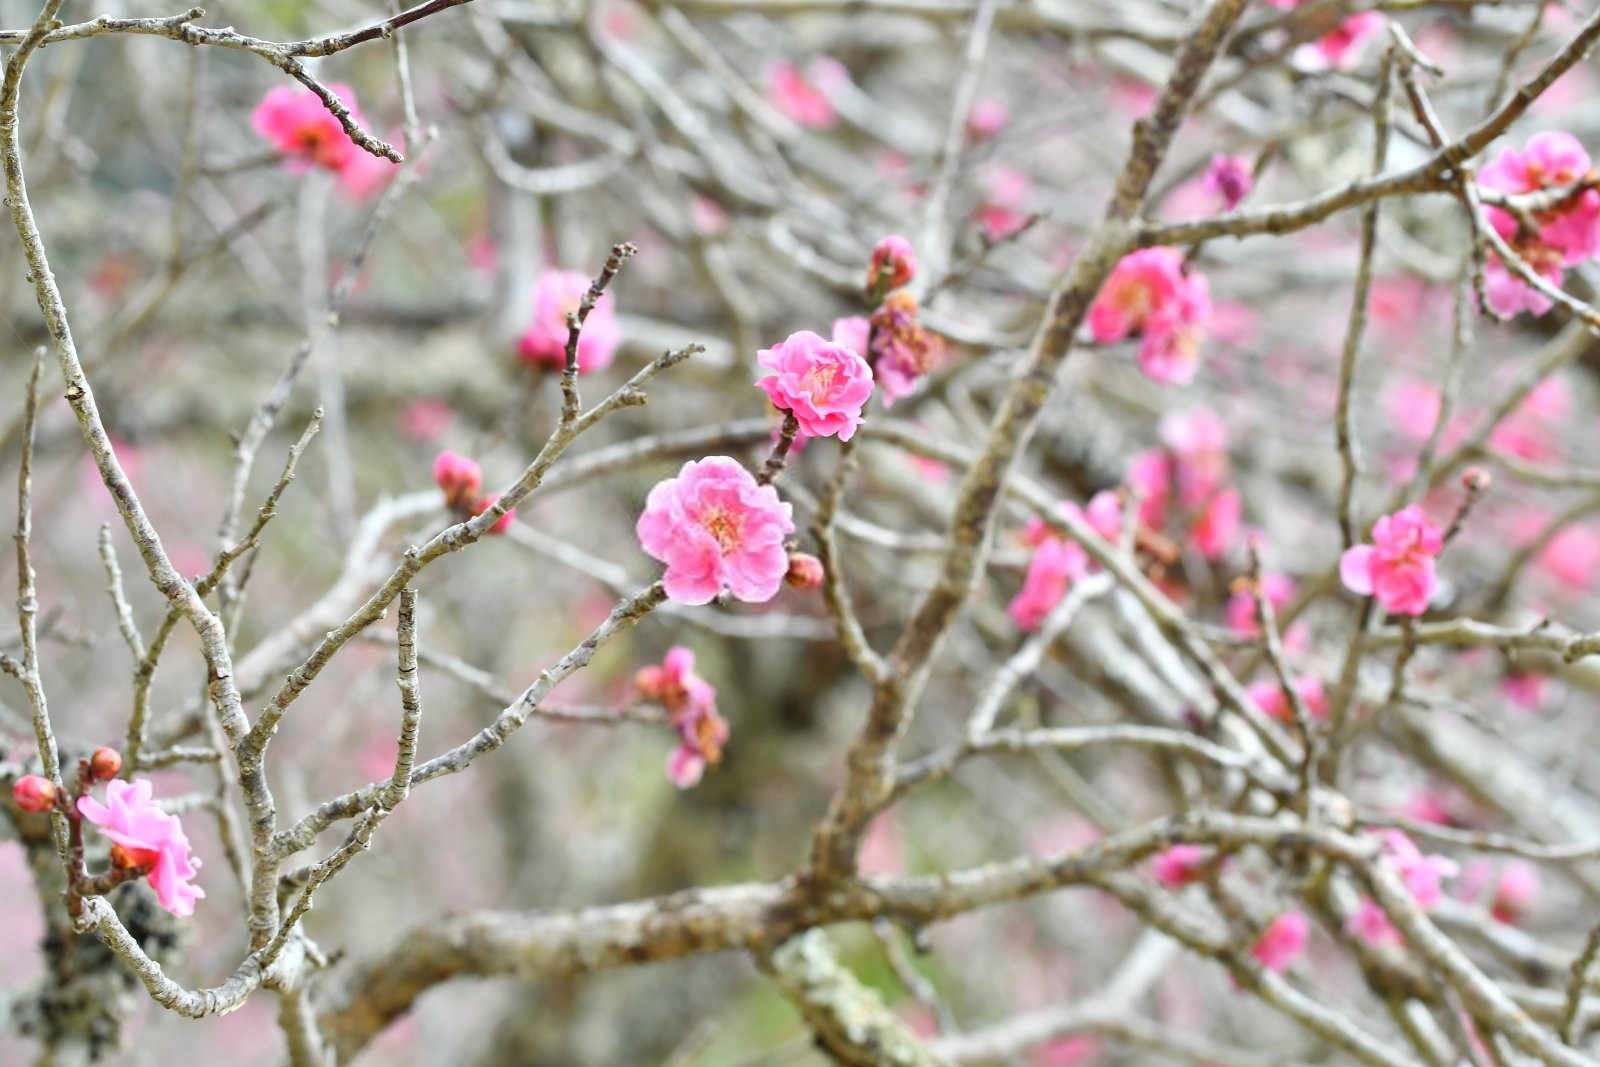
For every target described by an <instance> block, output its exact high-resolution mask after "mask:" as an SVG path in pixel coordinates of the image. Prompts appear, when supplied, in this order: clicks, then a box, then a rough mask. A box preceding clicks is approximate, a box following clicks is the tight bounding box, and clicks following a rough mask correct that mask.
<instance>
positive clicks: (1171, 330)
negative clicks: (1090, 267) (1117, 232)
mask: <svg viewBox="0 0 1600 1067" xmlns="http://www.w3.org/2000/svg"><path fill="white" fill-rule="evenodd" d="M1210 319H1211V290H1210V287H1209V286H1208V285H1207V283H1206V279H1205V275H1203V274H1200V273H1198V272H1197V271H1186V270H1185V268H1184V259H1183V253H1182V252H1180V251H1179V250H1178V249H1176V248H1142V249H1140V250H1139V251H1137V252H1133V253H1130V254H1129V255H1127V256H1124V257H1123V259H1122V261H1121V262H1119V263H1118V264H1117V265H1116V267H1114V268H1113V269H1112V271H1111V275H1110V277H1108V278H1107V279H1106V281H1105V285H1103V286H1102V287H1101V289H1100V293H1099V295H1098V296H1096V297H1095V300H1094V304H1093V305H1092V306H1091V307H1090V308H1089V332H1090V333H1091V334H1092V335H1093V336H1094V339H1095V340H1096V341H1099V342H1101V343H1102V344H1104V343H1107V342H1111V341H1121V340H1123V339H1124V338H1127V337H1132V336H1134V335H1138V337H1139V369H1140V370H1142V371H1144V372H1145V374H1146V375H1148V376H1149V377H1150V378H1152V379H1153V380H1155V381H1158V382H1162V383H1165V384H1168V385H1187V384H1188V383H1189V382H1191V381H1193V380H1194V376H1195V372H1196V371H1197V370H1198V369H1199V367H1200V347H1201V345H1202V343H1203V342H1204V341H1205V336H1206V329H1207V326H1208V324H1209V322H1210Z"/></svg>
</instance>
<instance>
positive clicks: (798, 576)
mask: <svg viewBox="0 0 1600 1067" xmlns="http://www.w3.org/2000/svg"><path fill="white" fill-rule="evenodd" d="M783 580H784V581H786V582H788V583H789V584H790V585H792V586H794V587H795V588H796V589H815V588H816V587H817V586H819V585H821V584H822V561H821V560H820V559H818V558H817V557H816V556H811V555H807V554H806V553H804V552H793V553H790V555H789V571H788V573H786V574H785V575H784V576H783Z"/></svg>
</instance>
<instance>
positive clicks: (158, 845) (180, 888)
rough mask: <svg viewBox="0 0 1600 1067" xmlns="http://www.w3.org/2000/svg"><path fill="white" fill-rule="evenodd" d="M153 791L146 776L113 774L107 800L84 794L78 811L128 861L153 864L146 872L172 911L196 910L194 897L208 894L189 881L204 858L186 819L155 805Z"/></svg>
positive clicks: (192, 912) (107, 789)
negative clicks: (127, 778) (193, 849)
mask: <svg viewBox="0 0 1600 1067" xmlns="http://www.w3.org/2000/svg"><path fill="white" fill-rule="evenodd" d="M152 792H153V791H152V788H151V785H150V782H149V780H147V779H144V778H135V779H134V780H133V781H131V782H124V781H120V780H117V779H113V780H111V781H109V782H107V783H106V803H105V804H102V803H100V802H99V801H98V800H96V799H94V798H93V797H90V796H81V797H79V798H78V812H79V814H81V815H82V816H83V817H84V818H85V819H87V820H89V821H90V822H92V823H94V824H95V825H96V826H97V827H99V828H100V832H101V833H102V834H104V835H105V836H106V837H108V838H110V839H111V841H112V842H113V843H114V844H115V845H116V846H117V848H119V849H121V856H122V859H123V862H124V863H125V864H126V865H127V866H130V867H149V868H150V871H149V873H148V874H147V875H146V877H147V878H148V879H149V880H150V888H151V889H154V890H155V893H156V899H157V900H159V901H160V902H161V906H162V907H163V908H166V909H167V910H168V911H170V912H172V914H174V915H192V914H194V902H195V901H196V900H197V899H199V898H201V897H203V896H205V895H206V894H205V891H204V890H203V889H201V888H200V887H199V886H196V885H191V884H190V879H192V878H194V876H195V874H196V873H198V871H199V869H200V861H199V860H197V859H195V858H194V857H192V856H191V855H190V854H189V839H188V838H187V837H186V836H184V832H183V824H182V823H180V822H179V821H178V817H177V816H176V815H169V814H168V813H166V812H164V811H162V810H161V808H160V807H158V806H157V805H156V803H155V801H154V800H153V799H152Z"/></svg>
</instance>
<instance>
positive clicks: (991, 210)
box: [977, 163, 1033, 241]
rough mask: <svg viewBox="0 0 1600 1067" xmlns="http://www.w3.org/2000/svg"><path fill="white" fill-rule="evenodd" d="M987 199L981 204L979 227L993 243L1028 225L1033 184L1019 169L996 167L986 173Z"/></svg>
mask: <svg viewBox="0 0 1600 1067" xmlns="http://www.w3.org/2000/svg"><path fill="white" fill-rule="evenodd" d="M982 182H983V199H982V201H981V202H980V203H979V204H978V211H977V215H978V226H979V227H980V228H981V229H982V230H983V234H984V236H985V237H987V238H988V239H989V240H991V241H1001V240H1004V239H1005V238H1007V237H1010V236H1011V235H1012V234H1014V233H1016V232H1017V231H1018V230H1020V229H1022V227H1023V225H1024V224H1025V223H1027V221H1028V217H1029V214H1030V209H1029V202H1030V201H1031V200H1032V199H1033V180H1032V179H1031V178H1029V177H1028V176H1027V175H1026V174H1024V173H1023V172H1022V171H1020V170H1017V169H1016V168H1015V167H1008V166H1006V165H1004V164H1002V163H995V164H992V165H990V166H989V167H987V168H985V170H984V171H983V177H982Z"/></svg>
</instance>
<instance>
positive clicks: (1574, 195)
mask: <svg viewBox="0 0 1600 1067" xmlns="http://www.w3.org/2000/svg"><path fill="white" fill-rule="evenodd" d="M1589 176H1590V161H1589V153H1588V152H1586V151H1584V148H1583V146H1582V145H1581V144H1579V143H1578V140H1577V138H1575V137H1573V136H1572V135H1571V134H1570V133H1563V132H1559V131H1551V132H1546V133H1538V134H1535V135H1534V136H1533V137H1531V138H1529V140H1528V144H1527V146H1526V147H1525V148H1524V149H1523V150H1522V151H1521V152H1518V151H1516V150H1515V149H1512V148H1507V149H1505V150H1504V151H1502V152H1501V153H1500V155H1499V156H1497V157H1496V158H1495V159H1494V160H1492V161H1491V162H1490V163H1489V164H1488V165H1487V166H1485V167H1484V168H1483V170H1481V171H1480V172H1479V173H1478V184H1479V185H1481V186H1483V188H1485V189H1489V190H1493V191H1495V192H1499V193H1507V194H1510V195H1513V196H1515V195H1521V194H1528V193H1537V192H1540V191H1542V190H1545V189H1559V188H1563V187H1569V186H1572V187H1574V188H1573V189H1572V191H1571V194H1570V195H1568V196H1566V197H1565V198H1563V199H1562V200H1561V201H1560V202H1559V203H1557V204H1556V205H1555V206H1553V207H1550V208H1548V209H1546V210H1542V211H1536V212H1533V213H1532V215H1531V223H1532V225H1531V226H1530V225H1525V224H1524V223H1523V222H1521V221H1519V220H1518V219H1517V217H1516V216H1515V215H1513V214H1512V213H1511V212H1509V211H1506V210H1505V209H1503V208H1499V207H1486V208H1484V214H1485V215H1486V216H1487V217H1488V220H1489V224H1490V225H1491V226H1493V227H1494V228H1495V232H1496V233H1498V234H1499V235H1500V236H1501V237H1503V238H1505V240H1506V243H1507V244H1509V245H1510V246H1511V248H1512V250H1513V251H1514V252H1516V253H1517V255H1518V256H1519V257H1521V259H1522V260H1523V262H1525V263H1526V264H1527V265H1528V267H1529V268H1530V269H1532V270H1533V271H1534V272H1535V273H1536V274H1538V275H1539V276H1540V277H1542V278H1544V279H1545V280H1546V281H1548V282H1549V283H1550V284H1551V285H1555V286H1559V285H1560V284H1561V279H1562V275H1563V272H1564V271H1565V269H1566V268H1567V267H1572V266H1575V265H1577V264H1579V263H1582V262H1583V261H1584V260H1587V259H1593V258H1595V256H1596V255H1600V191H1596V190H1595V189H1594V188H1592V187H1588V186H1577V185H1576V183H1579V182H1581V181H1584V180H1586V179H1588V178H1589ZM1484 299H1485V301H1486V302H1487V303H1488V305H1489V309H1490V310H1491V311H1493V312H1494V313H1495V314H1497V315H1500V316H1502V317H1510V316H1512V315H1515V314H1516V313H1517V312H1519V311H1528V312H1531V313H1533V314H1534V315H1543V314H1544V313H1545V312H1547V311H1549V310H1550V308H1551V306H1552V304H1551V300H1550V298H1549V297H1547V296H1546V295H1544V294H1543V293H1541V292H1539V290H1537V289H1535V288H1534V287H1533V286H1531V285H1529V284H1528V283H1527V282H1525V281H1523V280H1522V279H1521V278H1520V277H1518V276H1517V275H1516V274H1515V273H1513V272H1512V270H1511V269H1510V268H1509V267H1507V266H1506V264H1505V262H1504V261H1503V260H1502V259H1501V258H1500V257H1499V256H1498V255H1493V254H1491V255H1490V256H1489V258H1488V261H1487V262H1486V263H1485V264H1484Z"/></svg>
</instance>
